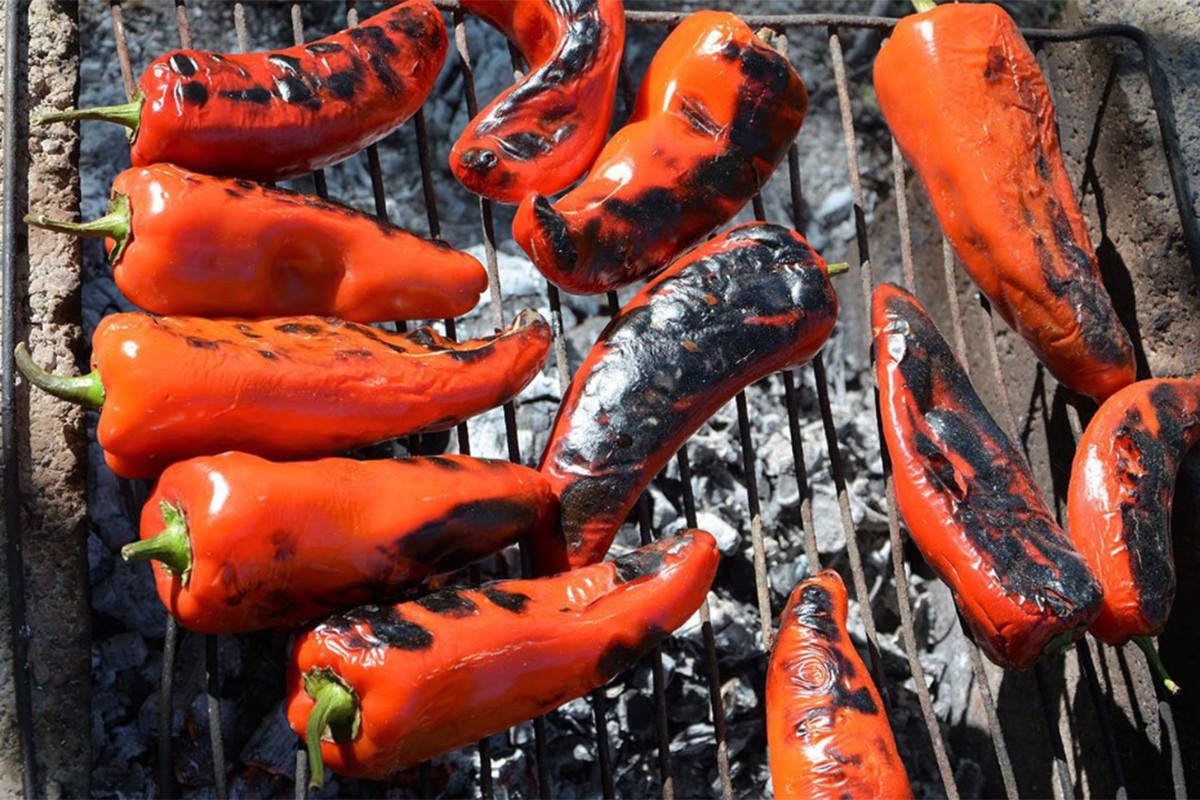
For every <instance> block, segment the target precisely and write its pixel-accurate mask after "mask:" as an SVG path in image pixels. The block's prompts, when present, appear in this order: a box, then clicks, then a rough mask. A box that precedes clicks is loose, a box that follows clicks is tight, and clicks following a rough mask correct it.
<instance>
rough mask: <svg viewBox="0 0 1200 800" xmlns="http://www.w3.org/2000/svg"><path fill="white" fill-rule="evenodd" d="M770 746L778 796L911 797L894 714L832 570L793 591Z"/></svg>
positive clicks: (775, 659)
mask: <svg viewBox="0 0 1200 800" xmlns="http://www.w3.org/2000/svg"><path fill="white" fill-rule="evenodd" d="M767 748H768V755H769V757H770V764H771V783H772V785H773V786H774V788H775V796H776V797H778V798H781V800H782V799H783V798H805V799H806V800H821V799H822V798H830V800H832V798H847V797H852V798H876V797H886V798H908V797H912V796H913V793H912V787H911V786H909V783H908V775H907V774H906V773H905V771H904V764H903V763H902V762H901V761H900V754H899V753H898V752H897V751H896V739H895V737H893V736H892V729H891V726H890V725H889V724H888V718H887V712H886V711H884V708H883V701H882V700H880V698H879V692H878V691H877V690H876V689H875V684H874V683H872V682H871V676H870V674H869V673H868V672H867V668H866V665H864V664H863V661H862V659H861V658H860V657H859V655H858V652H857V651H856V650H855V649H854V643H853V642H852V641H851V640H850V634H849V633H848V632H847V630H846V587H845V585H844V584H843V583H842V579H841V578H840V577H838V574H837V573H836V572H834V571H833V570H831V569H827V570H824V571H823V572H819V573H817V574H816V575H815V576H813V577H812V578H809V579H808V580H806V581H804V582H803V583H801V584H800V585H798V586H797V587H796V588H795V590H793V591H792V596H791V597H789V598H788V602H787V606H786V607H785V608H784V609H783V614H782V615H781V616H780V617H779V638H777V639H776V640H775V646H774V648H773V649H772V650H771V660H770V663H769V664H768V665H767Z"/></svg>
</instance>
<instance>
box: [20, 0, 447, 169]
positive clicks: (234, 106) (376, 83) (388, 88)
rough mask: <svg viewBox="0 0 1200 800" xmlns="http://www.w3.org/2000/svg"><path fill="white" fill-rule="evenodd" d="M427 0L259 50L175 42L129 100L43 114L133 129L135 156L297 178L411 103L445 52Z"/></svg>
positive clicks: (142, 160) (351, 149)
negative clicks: (182, 46) (179, 46)
mask: <svg viewBox="0 0 1200 800" xmlns="http://www.w3.org/2000/svg"><path fill="white" fill-rule="evenodd" d="M446 45H447V41H446V24H445V22H443V21H442V14H441V12H440V11H438V10H437V8H435V7H434V5H433V3H431V2H429V0H402V2H400V3H397V4H396V5H394V6H392V7H391V8H389V9H388V10H386V11H384V12H382V13H380V14H376V15H375V16H373V17H371V18H369V19H366V20H363V21H362V22H361V23H360V24H358V25H356V26H355V27H353V28H349V29H347V30H344V31H342V32H340V33H337V34H334V35H333V36H328V37H326V38H324V39H318V40H316V41H314V42H309V43H308V44H302V45H296V46H295V47H289V48H286V49H283V50H273V51H270V52H261V53H208V52H203V51H199V50H176V51H174V52H171V53H167V54H166V55H163V56H159V57H158V58H156V59H155V60H154V61H152V62H151V63H150V66H149V67H148V68H147V69H146V71H145V72H144V73H143V74H142V77H141V80H140V81H138V88H137V93H136V94H135V95H134V99H133V101H132V102H130V103H128V104H126V105H120V106H109V107H105V108H92V109H79V110H71V111H64V112H59V113H55V114H48V115H46V116H45V117H42V119H41V121H42V122H54V121H67V120H75V119H99V120H104V121H108V122H116V123H119V124H121V125H124V126H126V127H127V128H130V129H131V133H130V139H131V144H132V147H131V149H130V153H129V157H130V161H131V163H132V164H133V166H135V167H144V166H149V165H150V164H155V163H158V162H169V163H172V164H178V165H179V166H181V167H185V168H187V169H194V170H197V171H199V172H204V173H207V174H210V175H228V176H231V177H236V178H250V179H252V180H259V181H276V180H283V179H286V178H295V177H297V176H299V175H303V174H304V173H306V172H312V171H313V170H315V169H320V168H322V167H327V166H329V165H330V164H334V163H336V162H338V161H341V160H342V159H344V158H347V157H349V156H351V155H353V154H354V153H357V152H358V151H359V150H361V149H363V148H364V147H366V146H367V145H369V144H372V143H374V142H377V141H379V140H380V139H382V138H383V137H384V136H386V135H387V134H389V133H391V132H392V131H393V130H395V129H396V128H398V127H400V125H402V124H403V123H404V122H405V120H407V119H408V118H409V117H411V116H412V115H413V114H415V113H416V111H417V109H419V108H420V107H421V104H422V103H423V102H425V98H426V96H428V94H429V91H430V90H431V89H432V88H433V83H434V81H435V80H436V79H437V75H438V72H439V71H441V68H442V63H443V62H444V61H445V60H446Z"/></svg>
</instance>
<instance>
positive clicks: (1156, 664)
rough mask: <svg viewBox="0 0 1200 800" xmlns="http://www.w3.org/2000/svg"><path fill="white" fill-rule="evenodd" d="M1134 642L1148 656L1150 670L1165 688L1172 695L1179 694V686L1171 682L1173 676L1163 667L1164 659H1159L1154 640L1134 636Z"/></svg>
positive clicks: (1147, 637)
mask: <svg viewBox="0 0 1200 800" xmlns="http://www.w3.org/2000/svg"><path fill="white" fill-rule="evenodd" d="M1133 642H1134V644H1136V645H1137V646H1138V647H1140V648H1142V652H1143V653H1145V654H1146V661H1147V662H1148V663H1149V664H1150V670H1151V671H1152V672H1153V673H1154V674H1155V675H1157V676H1158V679H1159V680H1160V681H1162V685H1163V688H1165V689H1166V690H1167V691H1168V692H1170V693H1171V694H1179V691H1180V689H1179V684H1178V683H1176V682H1175V681H1173V680H1171V676H1170V675H1168V674H1167V668H1166V667H1165V666H1163V663H1162V659H1161V658H1159V655H1158V648H1156V647H1155V646H1154V639H1152V638H1150V637H1149V636H1134V637H1133Z"/></svg>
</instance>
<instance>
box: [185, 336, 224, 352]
mask: <svg viewBox="0 0 1200 800" xmlns="http://www.w3.org/2000/svg"><path fill="white" fill-rule="evenodd" d="M185 339H186V341H187V343H188V347H196V348H199V349H201V350H216V349H217V347H218V345H217V343H216V342H214V341H212V340H211V339H200V338H197V337H195V336H188V337H185Z"/></svg>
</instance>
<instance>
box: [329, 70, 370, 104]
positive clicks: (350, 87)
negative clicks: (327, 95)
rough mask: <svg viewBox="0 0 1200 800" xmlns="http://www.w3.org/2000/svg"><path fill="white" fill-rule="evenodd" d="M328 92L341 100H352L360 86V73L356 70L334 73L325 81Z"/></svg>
mask: <svg viewBox="0 0 1200 800" xmlns="http://www.w3.org/2000/svg"><path fill="white" fill-rule="evenodd" d="M326 84H327V85H328V86H329V91H331V92H333V94H334V96H335V97H338V98H340V99H342V100H353V99H354V95H356V94H357V93H358V89H359V87H360V86H361V85H362V73H361V72H359V71H358V70H345V71H343V72H335V73H333V74H332V75H330V76H329V79H328V80H327V81H326Z"/></svg>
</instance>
